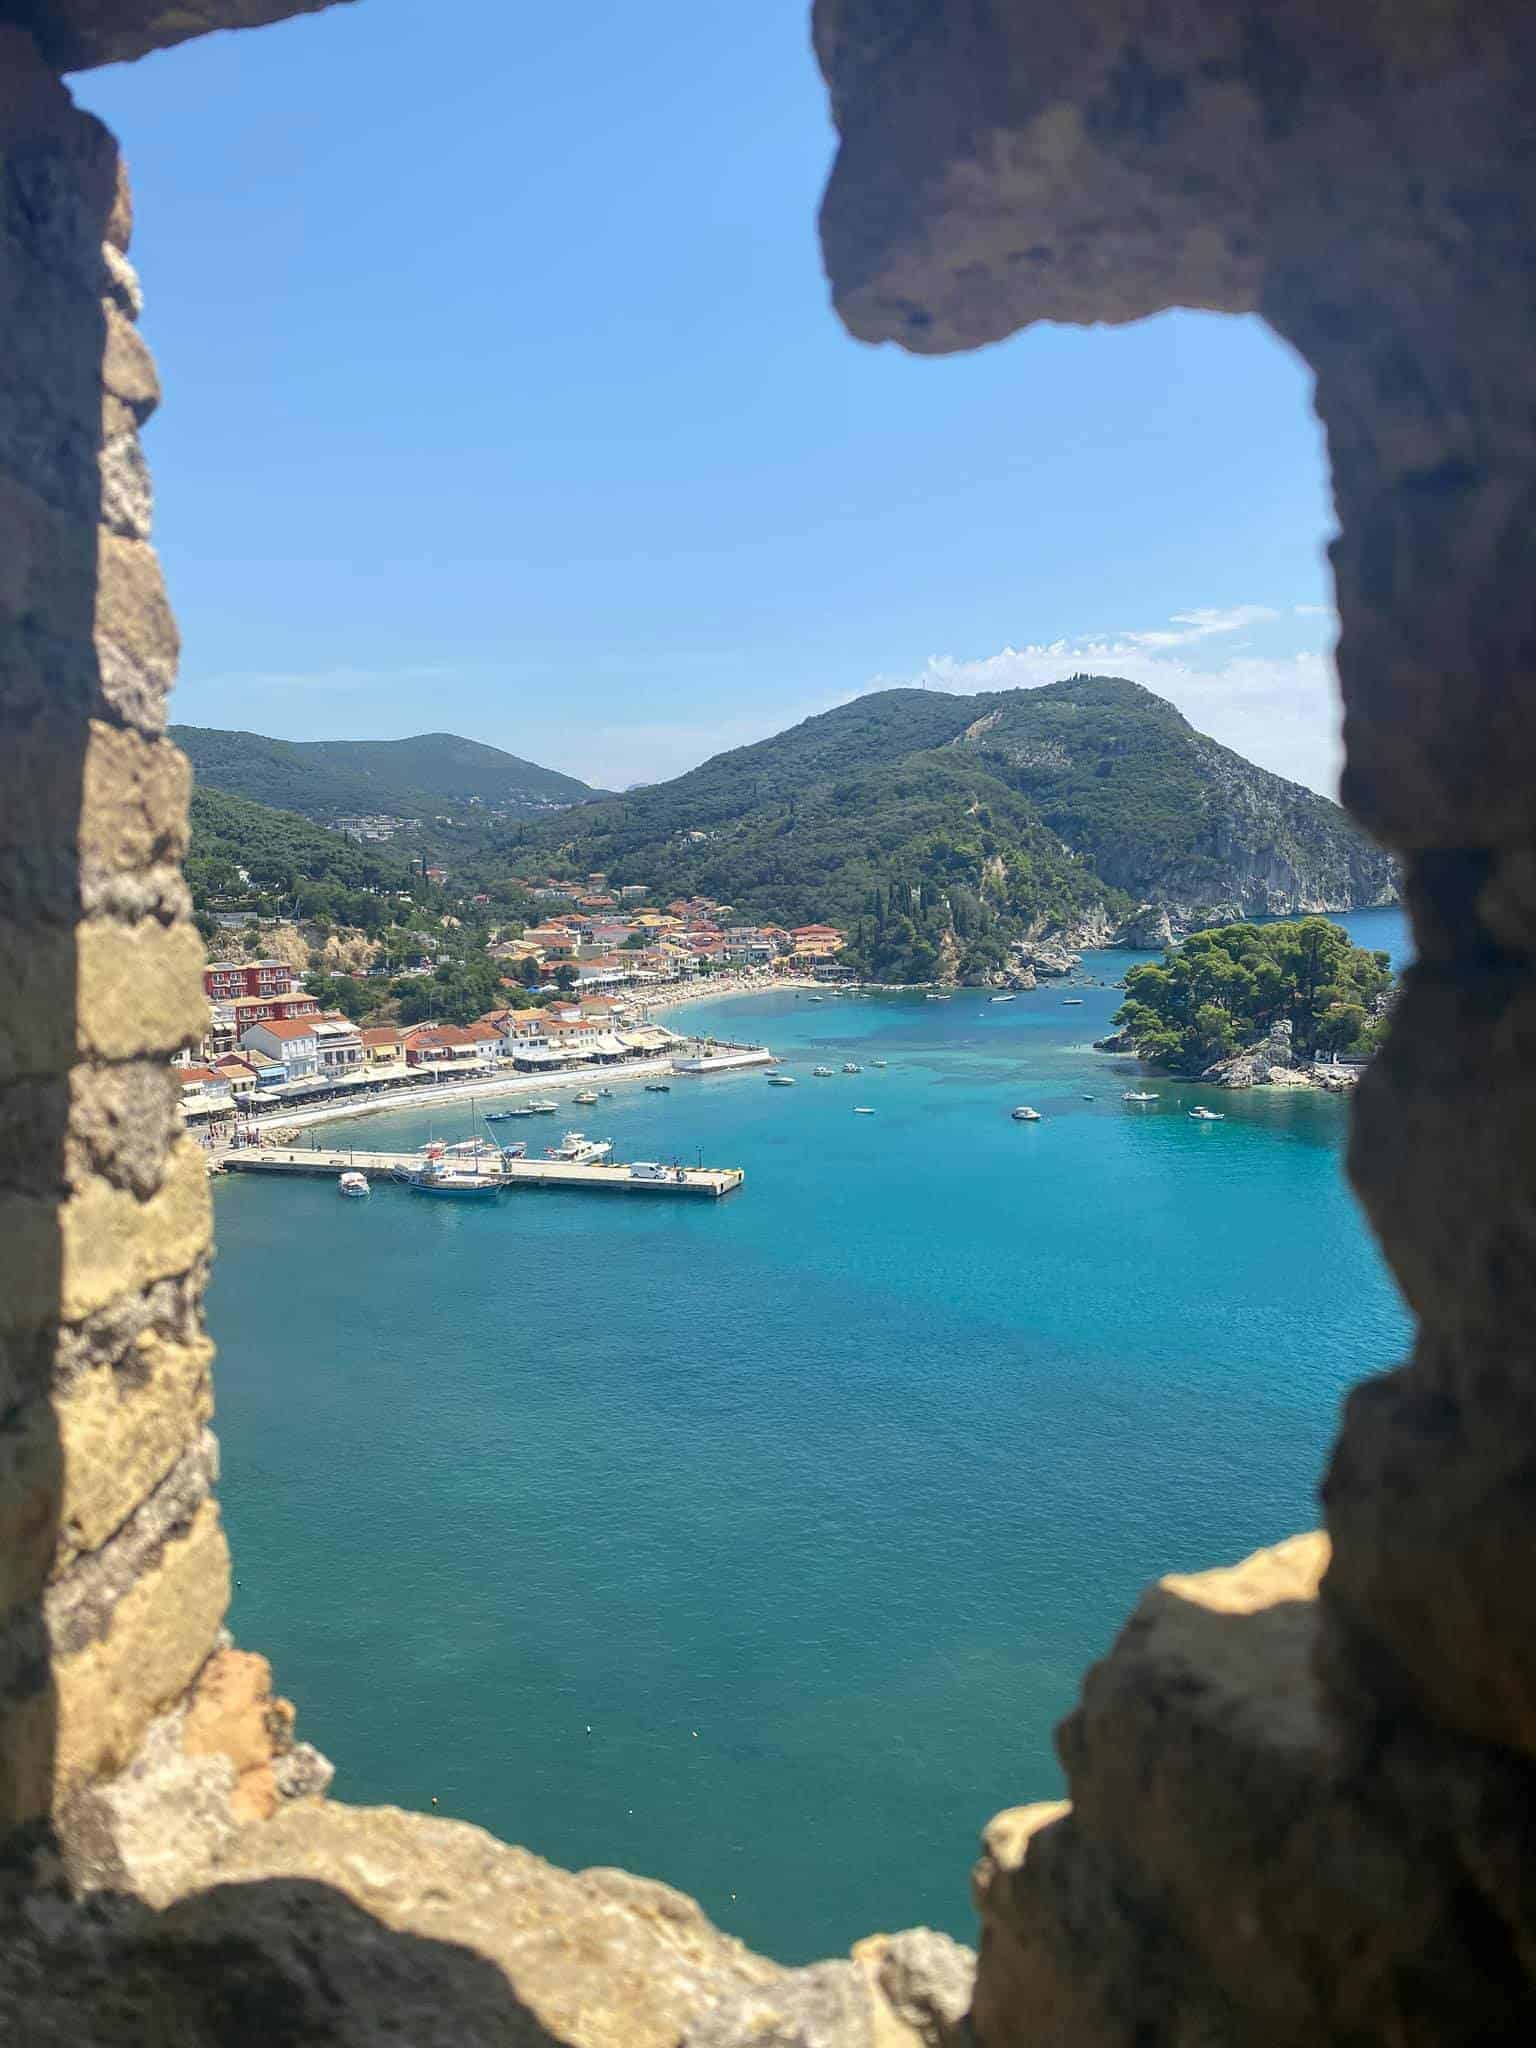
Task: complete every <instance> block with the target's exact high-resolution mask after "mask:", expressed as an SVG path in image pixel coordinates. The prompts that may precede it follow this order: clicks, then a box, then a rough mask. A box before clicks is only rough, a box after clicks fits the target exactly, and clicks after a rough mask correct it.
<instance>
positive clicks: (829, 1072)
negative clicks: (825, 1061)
mask: <svg viewBox="0 0 1536 2048" xmlns="http://www.w3.org/2000/svg"><path fill="white" fill-rule="evenodd" d="M811 1072H812V1073H813V1074H814V1075H815V1076H816V1078H817V1080H818V1081H830V1080H831V1079H832V1078H833V1076H834V1073H835V1069H834V1068H832V1067H812V1069H811Z"/></svg>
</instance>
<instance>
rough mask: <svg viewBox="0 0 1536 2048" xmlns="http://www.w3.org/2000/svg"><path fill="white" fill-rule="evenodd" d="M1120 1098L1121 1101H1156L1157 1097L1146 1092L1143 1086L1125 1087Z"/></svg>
mask: <svg viewBox="0 0 1536 2048" xmlns="http://www.w3.org/2000/svg"><path fill="white" fill-rule="evenodd" d="M1120 1100H1121V1101H1122V1102H1156V1100H1157V1097H1156V1096H1155V1095H1150V1094H1148V1092H1147V1090H1146V1089H1145V1088H1127V1089H1126V1091H1125V1093H1124V1094H1123V1095H1122V1096H1121V1098H1120Z"/></svg>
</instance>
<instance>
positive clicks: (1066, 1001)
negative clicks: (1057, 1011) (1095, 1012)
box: [1061, 996, 1083, 1010]
mask: <svg viewBox="0 0 1536 2048" xmlns="http://www.w3.org/2000/svg"><path fill="white" fill-rule="evenodd" d="M1082 1000H1083V999H1082V997H1081V996H1063V997H1062V999H1061V1007H1062V1008H1063V1009H1064V1010H1070V1009H1071V1007H1072V1005H1073V1004H1074V1003H1076V1004H1078V1005H1079V1007H1081V1005H1082Z"/></svg>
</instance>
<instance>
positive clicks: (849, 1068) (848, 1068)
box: [843, 1060, 864, 1074]
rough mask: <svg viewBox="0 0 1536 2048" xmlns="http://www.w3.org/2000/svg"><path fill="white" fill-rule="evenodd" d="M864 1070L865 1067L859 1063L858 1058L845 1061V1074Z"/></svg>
mask: <svg viewBox="0 0 1536 2048" xmlns="http://www.w3.org/2000/svg"><path fill="white" fill-rule="evenodd" d="M863 1071H864V1069H863V1068H862V1067H861V1066H860V1065H859V1063H858V1061H857V1060H844V1061H843V1072H844V1073H845V1074H862V1073H863Z"/></svg>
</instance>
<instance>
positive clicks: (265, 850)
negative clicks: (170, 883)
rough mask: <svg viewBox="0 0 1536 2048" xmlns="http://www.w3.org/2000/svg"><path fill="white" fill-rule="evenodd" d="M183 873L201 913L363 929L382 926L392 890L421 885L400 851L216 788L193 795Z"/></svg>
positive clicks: (417, 888)
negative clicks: (321, 919) (309, 919)
mask: <svg viewBox="0 0 1536 2048" xmlns="http://www.w3.org/2000/svg"><path fill="white" fill-rule="evenodd" d="M186 873H187V883H188V886H189V887H190V889H191V891H192V904H193V908H194V909H195V910H196V911H198V912H199V913H203V914H206V913H209V912H214V911H227V912H231V913H233V912H236V911H244V910H249V911H250V912H252V914H255V913H258V912H259V913H260V914H262V915H266V916H270V915H284V916H290V917H291V916H294V915H298V914H303V915H305V916H326V917H330V918H333V919H335V920H337V921H338V922H341V923H347V924H355V925H360V926H362V927H363V928H364V929H365V930H373V929H374V928H375V927H377V926H378V925H380V924H382V923H384V922H385V921H386V919H387V917H388V915H389V905H390V903H391V899H392V898H393V896H394V894H395V892H397V891H399V890H405V889H416V890H418V891H420V890H422V889H423V888H424V885H423V884H421V883H420V882H419V881H418V879H417V877H416V876H415V875H414V874H413V873H412V872H411V869H410V866H409V863H408V862H407V861H406V859H405V858H404V856H403V855H401V854H398V853H393V852H391V851H389V850H388V849H387V848H383V847H377V846H358V845H355V844H354V843H353V841H352V840H350V839H344V838H343V837H342V835H341V834H340V833H339V832H328V831H326V830H325V828H324V827H323V826H321V825H316V824H314V823H313V822H312V821H311V820H310V819H308V818H304V817H300V815H299V814H298V812H296V811H279V810H273V809H270V808H269V807H268V806H267V805H265V804H259V803H254V802H252V801H251V799H250V798H248V797H241V796H231V795H229V794H228V793H227V792H226V791H224V790H217V789H196V790H194V791H193V793H192V838H191V844H190V846H189V848H188V852H187V863H186Z"/></svg>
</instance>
